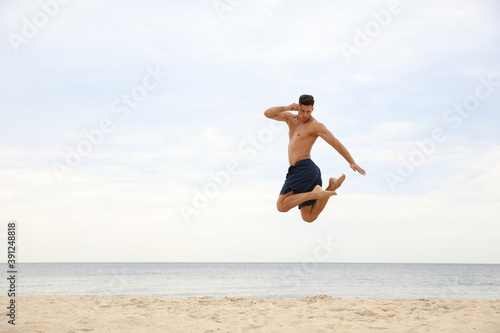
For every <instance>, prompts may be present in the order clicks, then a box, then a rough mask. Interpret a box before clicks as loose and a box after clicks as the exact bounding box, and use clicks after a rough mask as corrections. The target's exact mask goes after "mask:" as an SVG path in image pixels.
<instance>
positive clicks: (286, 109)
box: [285, 103, 300, 111]
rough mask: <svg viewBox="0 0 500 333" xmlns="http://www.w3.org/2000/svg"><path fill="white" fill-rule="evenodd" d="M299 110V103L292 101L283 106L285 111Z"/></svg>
mask: <svg viewBox="0 0 500 333" xmlns="http://www.w3.org/2000/svg"><path fill="white" fill-rule="evenodd" d="M299 110H300V105H298V104H297V103H292V104H290V105H288V106H287V107H285V111H299Z"/></svg>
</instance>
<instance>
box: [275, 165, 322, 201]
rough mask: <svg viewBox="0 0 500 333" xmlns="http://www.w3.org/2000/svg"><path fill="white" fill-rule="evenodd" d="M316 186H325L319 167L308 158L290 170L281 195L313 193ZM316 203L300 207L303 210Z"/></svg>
mask: <svg viewBox="0 0 500 333" xmlns="http://www.w3.org/2000/svg"><path fill="white" fill-rule="evenodd" d="M316 185H319V186H322V185H323V182H322V181H321V171H320V170H319V168H318V166H317V165H316V164H315V163H314V162H313V161H312V160H311V159H310V158H308V159H305V160H300V161H298V162H297V163H295V165H292V166H291V167H289V168H288V173H287V174H286V180H285V183H284V184H283V188H282V189H281V192H280V194H286V193H288V192H290V191H293V193H295V194H297V193H305V192H311V191H312V190H313V189H314V188H315V187H316ZM315 201H316V199H314V200H309V201H305V202H303V203H301V204H300V205H299V209H300V208H302V206H310V205H312V204H313V203H314V202H315Z"/></svg>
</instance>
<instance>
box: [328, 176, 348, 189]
mask: <svg viewBox="0 0 500 333" xmlns="http://www.w3.org/2000/svg"><path fill="white" fill-rule="evenodd" d="M344 180H345V174H342V176H340V177H339V178H335V177H331V178H330V183H329V185H328V187H327V188H326V190H327V191H335V190H336V189H338V188H339V187H340V185H342V183H343V182H344Z"/></svg>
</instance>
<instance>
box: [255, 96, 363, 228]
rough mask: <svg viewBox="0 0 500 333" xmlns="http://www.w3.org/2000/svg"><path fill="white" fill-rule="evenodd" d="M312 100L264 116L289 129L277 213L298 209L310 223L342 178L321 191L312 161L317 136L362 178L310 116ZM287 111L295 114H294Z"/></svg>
mask: <svg viewBox="0 0 500 333" xmlns="http://www.w3.org/2000/svg"><path fill="white" fill-rule="evenodd" d="M313 106H314V98H313V97H312V96H311V95H302V96H300V98H299V104H297V103H293V104H290V105H288V106H275V107H272V108H270V109H267V110H266V111H265V112H264V115H265V116H266V117H268V118H271V119H274V120H278V121H284V122H286V123H287V125H288V128H289V129H290V132H289V137H290V143H289V144H288V162H289V163H290V167H289V168H288V173H287V175H286V180H285V184H284V185H283V188H282V189H281V192H280V195H279V197H278V202H277V204H276V206H277V208H278V211H280V212H288V211H289V210H290V209H292V208H293V207H295V206H297V205H298V206H299V209H300V213H301V214H302V219H303V220H304V221H306V222H313V221H314V220H316V218H317V217H318V215H319V214H320V213H321V211H322V210H323V208H325V206H326V203H327V202H328V199H330V197H331V196H332V195H336V194H337V193H336V192H335V190H336V189H337V188H339V187H340V185H342V182H343V181H344V179H345V175H344V174H342V176H340V177H339V178H338V179H337V178H334V177H332V178H330V180H329V184H328V187H327V188H326V189H325V190H323V189H322V188H321V185H322V184H323V183H322V181H321V171H320V170H319V168H318V166H317V165H316V164H314V162H313V161H312V160H311V148H312V146H313V144H314V142H315V141H316V139H317V138H318V136H320V137H321V138H322V139H323V140H325V141H326V142H327V143H328V144H330V145H331V146H332V147H333V148H335V150H336V151H337V152H339V154H340V155H342V156H343V157H344V158H345V159H346V161H347V162H348V163H349V165H350V166H351V169H353V170H354V171H357V172H359V173H360V174H362V175H365V174H366V172H365V170H363V169H361V167H359V165H357V164H356V163H355V162H354V159H353V158H352V157H351V154H349V152H348V151H347V149H346V148H345V147H344V145H342V143H340V141H339V140H337V139H336V138H335V137H334V136H333V134H332V133H331V132H330V131H329V130H328V129H327V128H326V126H325V125H323V124H322V123H320V122H318V121H317V120H316V119H315V118H314V117H313V116H312V115H311V114H312V112H313V110H314V108H313ZM289 111H298V114H293V113H291V112H289Z"/></svg>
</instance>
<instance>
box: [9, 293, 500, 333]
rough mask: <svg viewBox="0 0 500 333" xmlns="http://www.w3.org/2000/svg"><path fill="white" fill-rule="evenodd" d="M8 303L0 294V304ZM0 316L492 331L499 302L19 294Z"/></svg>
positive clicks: (499, 323)
mask: <svg viewBox="0 0 500 333" xmlns="http://www.w3.org/2000/svg"><path fill="white" fill-rule="evenodd" d="M8 301H9V298H7V297H5V296H2V297H0V303H1V304H4V305H7V304H8ZM2 307H3V306H2ZM4 309H5V307H4ZM5 311H6V310H4V312H5ZM2 317H3V319H2V322H1V323H0V331H1V332H29V333H35V332H50V333H55V332H68V333H70V332H144V333H146V332H172V333H181V332H182V333H185V332H203V333H211V332H213V333H215V332H235V333H244V332H288V333H292V332H297V333H299V332H300V333H302V332H405V333H411V332H457V333H458V332H464V333H465V332H467V333H468V332H481V333H498V332H500V301H498V300H496V301H493V300H433V299H431V300H428V299H361V298H346V299H338V298H331V297H329V296H324V295H322V296H315V297H307V298H265V299H257V298H255V299H254V298H229V297H226V298H212V297H202V298H154V297H116V296H109V297H106V296H98V297H97V296H96V297H94V296H19V297H17V298H16V321H15V323H16V325H15V326H12V325H10V324H8V322H7V320H8V317H7V316H5V315H4V316H2Z"/></svg>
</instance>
